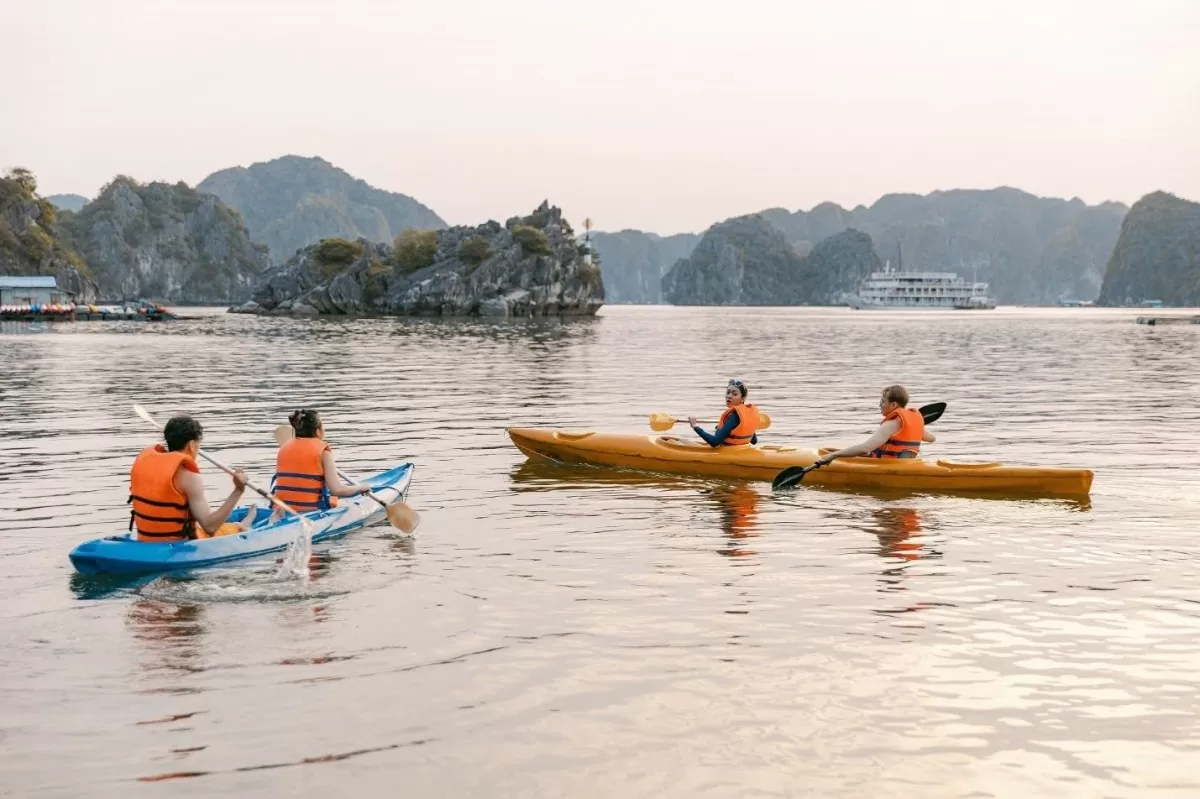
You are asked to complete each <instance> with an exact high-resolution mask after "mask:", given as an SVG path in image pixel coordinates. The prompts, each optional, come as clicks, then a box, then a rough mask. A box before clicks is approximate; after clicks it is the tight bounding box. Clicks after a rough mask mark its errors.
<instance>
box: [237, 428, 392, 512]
mask: <svg viewBox="0 0 1200 799" xmlns="http://www.w3.org/2000/svg"><path fill="white" fill-rule="evenodd" d="M288 422H289V423H290V424H291V426H292V431H293V432H294V433H295V436H294V437H293V438H291V439H289V440H287V441H285V442H283V444H281V445H280V446H279V451H278V452H277V453H276V455H275V477H274V478H273V479H272V480H271V492H272V493H273V494H275V496H277V497H278V498H279V499H281V500H283V501H284V502H286V503H287V504H288V505H291V506H292V507H293V508H295V509H296V510H297V511H298V512H299V513H309V512H311V511H315V510H327V509H329V508H336V507H337V498H338V497H353V496H355V495H357V494H366V493H368V492H369V491H370V490H371V487H370V486H368V485H366V484H363V483H357V484H354V485H346V484H345V483H343V482H342V481H341V478H339V477H338V469H337V461H336V459H335V458H334V457H333V450H332V449H331V448H330V446H329V445H328V444H326V443H325V426H324V425H323V424H322V423H321V417H320V415H319V414H318V413H317V412H316V411H314V410H299V411H295V412H294V413H292V415H291V416H290V417H288ZM251 513H252V514H254V516H251V517H249V518H250V519H251V521H250V523H251V524H254V519H256V518H257V514H258V507H257V506H255V507H254V508H252V510H251ZM281 515H282V511H280V510H278V509H276V510H275V512H274V513H272V514H271V517H270V519H271V521H276V520H277V519H279V518H280V516H281Z"/></svg>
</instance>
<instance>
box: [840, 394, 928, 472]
mask: <svg viewBox="0 0 1200 799" xmlns="http://www.w3.org/2000/svg"><path fill="white" fill-rule="evenodd" d="M879 412H880V413H881V414H883V422H882V423H880V425H879V429H878V430H876V431H875V433H874V435H872V436H871V437H870V438H868V439H867V440H866V441H864V442H862V443H861V444H855V445H854V446H852V447H846V448H845V449H839V450H838V451H837V452H831V453H829V454H828V455H824V456H822V457H820V458H818V459H817V461H816V462H817V463H819V464H821V465H822V466H826V465H828V464H830V463H833V462H834V461H835V460H837V459H838V458H851V457H854V456H856V455H866V456H867V457H868V458H916V457H918V456H919V455H920V452H921V442H923V441H924V442H927V443H930V444H932V443H933V442H934V441H937V438H936V437H935V436H934V435H933V433H930V432H929V431H928V430H926V429H925V419H924V418H923V417H922V416H921V412H920V411H918V410H916V409H915V408H910V407H908V391H907V390H906V389H905V388H904V386H900V385H895V386H888V387H887V388H885V389H884V390H883V394H882V395H881V396H880V397H879Z"/></svg>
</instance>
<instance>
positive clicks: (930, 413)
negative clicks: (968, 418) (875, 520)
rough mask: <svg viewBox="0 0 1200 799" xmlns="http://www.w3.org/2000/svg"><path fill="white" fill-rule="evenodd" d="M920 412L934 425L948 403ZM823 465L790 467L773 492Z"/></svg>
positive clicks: (774, 483) (925, 407) (775, 482)
mask: <svg viewBox="0 0 1200 799" xmlns="http://www.w3.org/2000/svg"><path fill="white" fill-rule="evenodd" d="M920 411H921V418H922V419H924V420H925V424H933V423H934V422H936V421H937V420H938V419H940V418H942V414H943V413H945V412H946V403H944V402H933V403H930V404H929V405H922V406H921V408H920ZM822 465H823V464H820V463H813V464H812V465H810V466H789V467H787V468H786V469H784V470H783V471H781V472H780V473H779V474H777V475H775V479H774V480H772V481H771V490H772V491H774V490H776V489H779V488H791V487H792V486H794V485H798V484H799V483H800V481H801V480H803V479H804V475H806V474H808V473H809V472H811V471H812V470H813V469H819V468H821V466H822Z"/></svg>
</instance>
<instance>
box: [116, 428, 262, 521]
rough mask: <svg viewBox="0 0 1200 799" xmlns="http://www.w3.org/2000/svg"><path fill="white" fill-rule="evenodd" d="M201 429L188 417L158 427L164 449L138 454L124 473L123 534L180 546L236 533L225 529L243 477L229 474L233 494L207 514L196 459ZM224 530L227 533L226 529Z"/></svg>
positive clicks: (243, 487) (242, 487)
mask: <svg viewBox="0 0 1200 799" xmlns="http://www.w3.org/2000/svg"><path fill="white" fill-rule="evenodd" d="M203 436H204V430H203V429H202V428H201V427H200V423H199V422H197V421H196V420H195V419H193V418H191V417H190V416H174V417H172V418H171V419H170V420H169V421H168V422H167V424H166V427H164V428H163V438H164V439H166V442H167V446H166V448H164V447H163V445H162V444H155V445H153V446H149V447H146V448H145V449H144V450H142V451H141V452H140V453H139V454H138V456H137V458H136V459H134V461H133V468H132V469H131V470H130V472H129V483H130V486H129V502H130V504H131V505H132V506H133V510H132V513H131V514H130V519H129V529H130V530H133V529H134V528H136V529H137V540H138V541H151V542H154V541H157V542H163V541H186V540H187V539H190V538H208V537H209V536H212V535H217V534H222V535H223V534H226V533H229V532H236V531H237V530H236V529H234V528H239V525H236V524H228V525H227V524H225V520H226V519H228V518H229V514H230V513H232V512H233V509H234V508H235V507H237V503H238V500H239V499H241V497H242V493H243V492H244V491H245V490H246V475H245V474H244V473H243V472H240V471H239V472H234V473H233V491H232V492H231V493H230V495H229V496H228V497H226V498H225V502H224V504H222V505H221V507H219V508H217V509H216V510H214V511H210V510H209V509H208V498H207V497H206V496H205V495H204V479H203V478H202V477H200V467H199V466H198V465H197V463H196V454H197V453H198V452H199V451H200V440H201V438H203ZM226 528H229V529H226Z"/></svg>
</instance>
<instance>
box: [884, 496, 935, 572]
mask: <svg viewBox="0 0 1200 799" xmlns="http://www.w3.org/2000/svg"><path fill="white" fill-rule="evenodd" d="M871 520H872V522H874V524H873V525H872V526H870V527H868V528H867V529H868V530H870V531H871V532H873V533H874V534H875V535H876V537H878V538H879V554H880V555H881V556H882V557H885V558H900V559H902V560H906V561H914V560H919V559H920V558H921V556H922V551H921V513H920V511H918V510H917V509H916V508H905V507H897V506H891V507H884V508H877V509H875V510H874V511H872V512H871ZM929 554H930V556H933V557H936V553H929Z"/></svg>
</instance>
